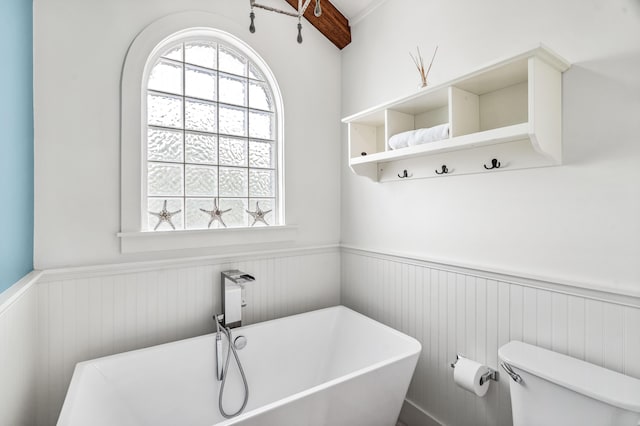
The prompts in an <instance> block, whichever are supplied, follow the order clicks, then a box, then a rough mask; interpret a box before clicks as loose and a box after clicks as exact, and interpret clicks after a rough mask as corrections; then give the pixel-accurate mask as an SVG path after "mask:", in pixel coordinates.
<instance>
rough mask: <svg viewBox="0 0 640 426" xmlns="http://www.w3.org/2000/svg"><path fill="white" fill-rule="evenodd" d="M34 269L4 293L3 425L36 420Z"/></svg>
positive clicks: (0, 351)
mask: <svg viewBox="0 0 640 426" xmlns="http://www.w3.org/2000/svg"><path fill="white" fill-rule="evenodd" d="M40 275H41V274H40V272H31V273H29V274H27V275H26V276H25V277H24V278H22V279H21V280H20V281H18V282H17V283H15V284H14V285H13V286H11V287H10V288H9V289H8V290H6V291H5V292H4V293H2V294H0V425H3V426H4V425H11V426H22V425H24V426H32V425H34V424H35V422H36V416H35V412H36V388H37V385H38V383H37V376H36V368H35V366H36V364H37V356H38V333H37V325H38V321H37V319H38V311H37V305H38V294H37V287H36V286H35V285H34V283H35V282H36V281H37V279H38V278H39V277H40Z"/></svg>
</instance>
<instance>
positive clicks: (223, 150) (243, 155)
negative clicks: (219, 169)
mask: <svg viewBox="0 0 640 426" xmlns="http://www.w3.org/2000/svg"><path fill="white" fill-rule="evenodd" d="M220 165H222V166H241V167H242V166H244V167H247V140H246V139H238V138H228V137H223V136H220Z"/></svg>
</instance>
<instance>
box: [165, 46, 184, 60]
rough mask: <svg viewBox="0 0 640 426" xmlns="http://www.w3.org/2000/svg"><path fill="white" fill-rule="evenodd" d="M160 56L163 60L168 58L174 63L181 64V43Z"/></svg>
mask: <svg viewBox="0 0 640 426" xmlns="http://www.w3.org/2000/svg"><path fill="white" fill-rule="evenodd" d="M162 56H163V57H164V58H169V59H173V60H174V61H180V62H182V43H180V44H179V45H177V46H174V47H172V48H170V49H169V50H167V51H166V52H165V53H164V55H162Z"/></svg>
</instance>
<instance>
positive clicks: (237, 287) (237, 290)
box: [220, 269, 255, 328]
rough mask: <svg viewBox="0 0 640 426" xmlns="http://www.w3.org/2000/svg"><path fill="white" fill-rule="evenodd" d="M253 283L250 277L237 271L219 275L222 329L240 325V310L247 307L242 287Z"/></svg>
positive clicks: (233, 270)
mask: <svg viewBox="0 0 640 426" xmlns="http://www.w3.org/2000/svg"><path fill="white" fill-rule="evenodd" d="M253 281H255V278H254V277H253V276H252V275H250V274H247V273H245V272H242V271H239V270H237V269H232V270H229V271H223V272H222V273H221V278H220V288H221V290H222V299H221V300H222V315H223V317H222V323H221V325H222V327H229V328H236V327H240V326H241V325H242V308H244V307H245V306H247V303H246V302H245V299H244V285H245V284H246V283H248V282H253Z"/></svg>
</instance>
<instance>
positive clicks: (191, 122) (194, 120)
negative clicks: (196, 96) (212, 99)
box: [184, 100, 217, 132]
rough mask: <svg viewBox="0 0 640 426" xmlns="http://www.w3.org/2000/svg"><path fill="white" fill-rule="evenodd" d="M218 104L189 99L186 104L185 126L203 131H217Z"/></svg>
mask: <svg viewBox="0 0 640 426" xmlns="http://www.w3.org/2000/svg"><path fill="white" fill-rule="evenodd" d="M216 113H217V105H216V104H211V103H208V102H198V101H191V100H187V101H186V105H185V112H184V115H185V121H186V123H185V128H186V129H189V130H200V131H202V132H215V131H216V130H217V122H216Z"/></svg>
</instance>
